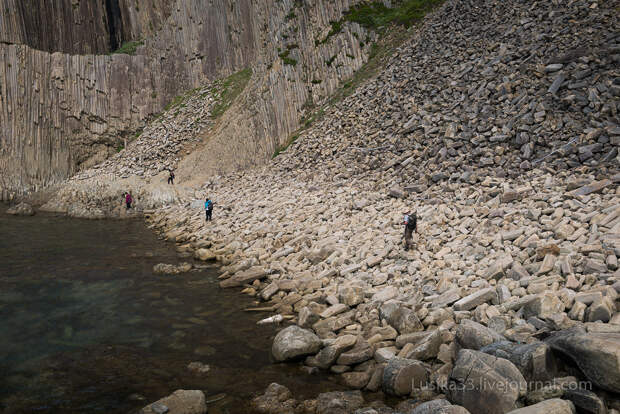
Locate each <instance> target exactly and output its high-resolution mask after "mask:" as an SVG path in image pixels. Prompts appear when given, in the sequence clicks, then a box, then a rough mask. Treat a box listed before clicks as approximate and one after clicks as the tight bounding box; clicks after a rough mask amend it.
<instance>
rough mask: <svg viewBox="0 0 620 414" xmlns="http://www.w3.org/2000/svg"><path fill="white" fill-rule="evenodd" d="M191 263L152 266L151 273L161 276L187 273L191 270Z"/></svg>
mask: <svg viewBox="0 0 620 414" xmlns="http://www.w3.org/2000/svg"><path fill="white" fill-rule="evenodd" d="M192 267H193V266H192V264H191V263H187V262H185V263H180V264H167V263H159V264H156V265H155V266H153V273H155V274H162V275H178V274H180V273H187V272H189V271H190V270H192Z"/></svg>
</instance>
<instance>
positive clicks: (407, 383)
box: [382, 357, 429, 396]
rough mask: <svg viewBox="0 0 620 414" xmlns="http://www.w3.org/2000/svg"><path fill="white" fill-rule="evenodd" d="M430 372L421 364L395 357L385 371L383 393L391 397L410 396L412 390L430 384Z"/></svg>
mask: <svg viewBox="0 0 620 414" xmlns="http://www.w3.org/2000/svg"><path fill="white" fill-rule="evenodd" d="M428 379H429V373H428V370H427V369H426V368H425V367H424V366H423V365H422V363H421V362H419V361H415V360H412V359H405V358H399V357H395V358H392V359H390V361H389V362H388V363H387V365H386V366H385V369H384V370H383V382H382V387H383V391H384V392H385V393H386V394H389V395H396V396H403V395H409V394H410V393H411V390H412V389H413V388H414V387H415V388H420V387H422V386H424V385H426V384H427V383H428Z"/></svg>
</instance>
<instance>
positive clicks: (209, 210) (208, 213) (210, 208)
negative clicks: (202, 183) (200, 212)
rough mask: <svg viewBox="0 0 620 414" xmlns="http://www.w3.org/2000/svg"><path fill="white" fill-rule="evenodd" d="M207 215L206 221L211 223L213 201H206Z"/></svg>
mask: <svg viewBox="0 0 620 414" xmlns="http://www.w3.org/2000/svg"><path fill="white" fill-rule="evenodd" d="M205 213H206V220H207V221H211V214H212V213H213V201H211V200H209V199H208V198H207V199H206V200H205Z"/></svg>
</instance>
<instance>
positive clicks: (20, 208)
mask: <svg viewBox="0 0 620 414" xmlns="http://www.w3.org/2000/svg"><path fill="white" fill-rule="evenodd" d="M6 213H7V214H11V215H14V216H34V209H33V208H32V206H31V205H30V204H28V203H19V204H17V205H15V206H13V207H11V208H9V209H8V210H6Z"/></svg>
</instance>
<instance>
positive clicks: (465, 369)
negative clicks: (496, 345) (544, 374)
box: [448, 349, 527, 414]
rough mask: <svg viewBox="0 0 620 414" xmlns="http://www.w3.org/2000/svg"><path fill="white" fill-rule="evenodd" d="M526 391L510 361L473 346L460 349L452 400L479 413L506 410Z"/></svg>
mask: <svg viewBox="0 0 620 414" xmlns="http://www.w3.org/2000/svg"><path fill="white" fill-rule="evenodd" d="M526 391H527V383H526V382H525V379H524V378H523V375H521V373H520V372H519V370H518V369H517V367H515V366H514V365H513V364H512V363H511V362H510V361H508V360H506V359H503V358H496V357H494V356H491V355H487V354H484V353H482V352H477V351H472V350H466V349H465V350H462V351H460V352H459V354H458V358H457V360H456V362H455V364H454V369H453V370H452V372H451V373H450V377H449V386H448V397H449V400H450V401H451V402H453V403H455V404H458V405H462V406H463V407H465V408H467V409H468V410H469V411H470V412H475V413H479V414H504V413H506V412H508V411H510V410H511V409H513V408H515V403H516V401H517V399H518V398H519V397H520V396H522V395H524V394H525V392H526Z"/></svg>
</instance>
